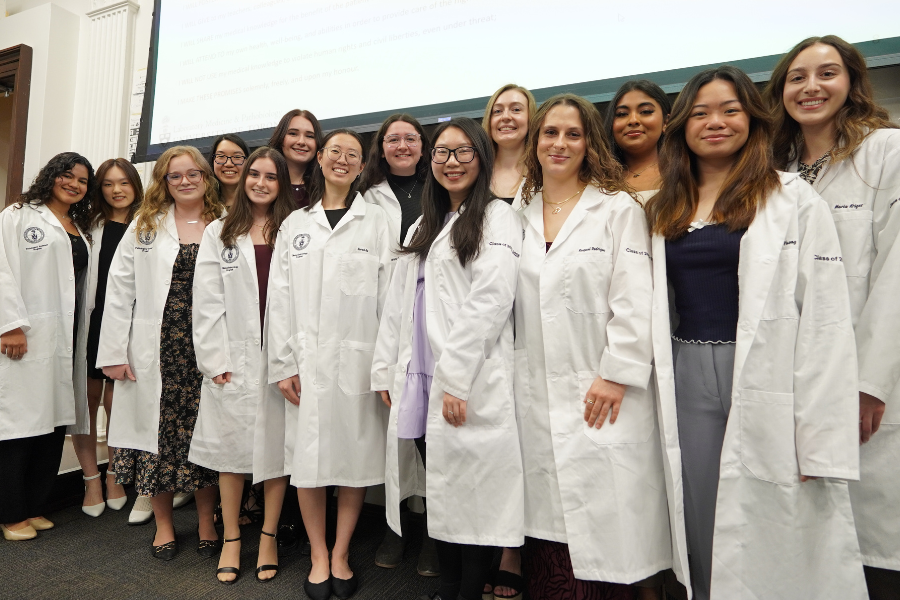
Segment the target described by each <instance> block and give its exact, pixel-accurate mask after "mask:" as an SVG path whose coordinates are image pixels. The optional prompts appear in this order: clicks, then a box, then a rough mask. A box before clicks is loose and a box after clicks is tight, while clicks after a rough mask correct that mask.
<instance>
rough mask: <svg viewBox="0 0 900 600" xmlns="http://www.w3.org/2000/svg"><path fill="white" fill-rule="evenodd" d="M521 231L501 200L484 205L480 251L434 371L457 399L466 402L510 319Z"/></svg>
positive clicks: (517, 219) (442, 386)
mask: <svg viewBox="0 0 900 600" xmlns="http://www.w3.org/2000/svg"><path fill="white" fill-rule="evenodd" d="M498 202H500V203H501V204H502V205H499V204H497V203H498ZM522 231H523V229H522V219H521V218H520V217H519V215H518V214H516V212H515V211H514V210H513V209H512V208H510V207H509V206H507V205H506V203H504V202H503V201H502V200H496V201H494V202H492V203H491V204H490V205H489V206H488V209H487V211H486V213H485V223H484V230H483V238H482V242H481V244H482V245H481V251H480V252H479V254H478V256H477V257H476V258H475V259H474V260H472V261H471V262H470V268H471V273H472V282H471V286H470V288H469V293H468V294H467V295H466V298H465V300H463V302H462V304H461V305H460V307H459V310H458V311H457V314H456V318H455V319H454V321H453V325H452V326H451V328H450V331H449V332H448V334H447V342H446V345H445V346H444V349H443V351H442V352H441V357H440V359H439V360H438V362H437V364H436V365H435V368H434V380H433V381H434V382H435V383H436V384H437V385H438V386H439V387H440V389H442V390H444V391H445V392H447V393H449V394H451V395H453V396H456V397H457V398H459V399H460V400H468V399H469V392H470V391H471V389H472V384H473V383H474V382H475V377H476V376H477V375H478V373H479V371H480V370H481V366H482V365H483V364H484V361H485V358H486V357H487V355H488V354H489V353H490V351H491V349H492V348H493V346H494V344H495V343H497V339H498V338H499V337H500V331H501V330H502V329H503V326H504V325H505V324H506V322H507V321H508V320H509V314H510V312H511V311H512V307H513V300H514V299H515V296H516V281H517V279H518V275H519V257H520V255H521V253H522ZM454 260H456V259H454Z"/></svg>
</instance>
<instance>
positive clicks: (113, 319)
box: [96, 223, 137, 369]
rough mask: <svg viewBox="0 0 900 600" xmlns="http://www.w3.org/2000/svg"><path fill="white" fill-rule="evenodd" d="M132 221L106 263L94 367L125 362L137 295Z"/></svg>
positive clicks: (126, 361)
mask: <svg viewBox="0 0 900 600" xmlns="http://www.w3.org/2000/svg"><path fill="white" fill-rule="evenodd" d="M135 226H136V224H135V223H132V224H131V225H130V226H129V227H128V229H127V230H126V231H125V235H124V236H122V241H121V242H119V247H118V248H116V254H115V255H114V256H113V259H112V263H111V264H110V266H109V277H108V278H107V280H106V304H105V305H104V307H103V322H102V324H101V326H100V344H99V346H98V348H97V365H96V368H98V369H100V368H102V367H112V366H117V365H124V364H127V363H128V338H129V334H130V332H131V320H132V314H133V311H134V301H135V295H136V288H135V280H134V244H135V239H136V235H137V234H136V233H135Z"/></svg>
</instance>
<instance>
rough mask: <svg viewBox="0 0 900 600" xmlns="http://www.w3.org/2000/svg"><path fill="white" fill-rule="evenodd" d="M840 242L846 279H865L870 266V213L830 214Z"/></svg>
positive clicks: (871, 240)
mask: <svg viewBox="0 0 900 600" xmlns="http://www.w3.org/2000/svg"><path fill="white" fill-rule="evenodd" d="M832 217H834V226H835V228H836V229H837V232H838V238H839V239H840V241H841V254H842V257H843V259H844V271H846V272H847V276H848V277H865V276H866V275H868V274H869V269H870V268H871V266H872V247H873V244H874V240H873V238H872V211H871V210H854V211H852V212H850V211H848V212H836V213H832Z"/></svg>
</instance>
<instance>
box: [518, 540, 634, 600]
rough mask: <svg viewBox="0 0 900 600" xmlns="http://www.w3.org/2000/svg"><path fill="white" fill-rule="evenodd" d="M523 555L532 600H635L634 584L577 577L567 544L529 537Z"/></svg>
mask: <svg viewBox="0 0 900 600" xmlns="http://www.w3.org/2000/svg"><path fill="white" fill-rule="evenodd" d="M523 558H524V560H525V572H526V573H527V578H526V580H527V582H528V583H527V586H528V593H529V594H530V596H531V600H634V591H633V590H632V587H631V586H630V585H624V584H621V583H606V582H603V581H583V580H581V579H575V573H574V572H573V571H572V559H571V557H570V556H569V546H568V545H566V544H560V543H557V542H548V541H546V540H539V539H535V538H530V537H527V538H525V552H524V553H523Z"/></svg>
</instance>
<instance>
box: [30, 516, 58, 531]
mask: <svg viewBox="0 0 900 600" xmlns="http://www.w3.org/2000/svg"><path fill="white" fill-rule="evenodd" d="M28 524H29V525H31V526H32V527H34V528H35V530H37V531H46V530H47V529H53V527H54V526H53V521H51V520H49V519H45V518H44V517H35V518H33V519H28Z"/></svg>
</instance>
